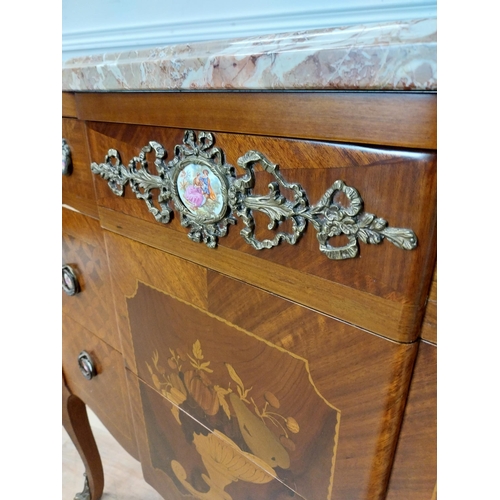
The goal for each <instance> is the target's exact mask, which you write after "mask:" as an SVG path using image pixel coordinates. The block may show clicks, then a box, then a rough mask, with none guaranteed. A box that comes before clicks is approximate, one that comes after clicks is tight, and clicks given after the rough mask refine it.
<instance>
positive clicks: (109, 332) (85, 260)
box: [62, 209, 121, 351]
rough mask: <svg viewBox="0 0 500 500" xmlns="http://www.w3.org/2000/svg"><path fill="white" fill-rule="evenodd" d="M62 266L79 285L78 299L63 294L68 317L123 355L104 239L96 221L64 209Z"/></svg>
mask: <svg viewBox="0 0 500 500" xmlns="http://www.w3.org/2000/svg"><path fill="white" fill-rule="evenodd" d="M62 223H63V245H62V247H63V248H62V263H63V266H64V265H69V266H70V267H71V269H72V270H73V271H74V273H75V275H76V278H77V280H78V283H79V288H80V292H79V293H77V294H76V295H67V294H66V293H63V294H62V308H63V312H64V314H67V315H68V316H71V317H72V318H73V319H74V320H75V321H77V322H78V323H80V325H82V326H84V327H85V328H86V329H87V330H90V331H91V332H92V333H94V334H96V335H97V336H98V337H100V338H101V339H102V340H104V341H105V342H106V343H108V344H109V345H111V346H113V347H114V348H115V349H116V350H118V351H121V345H120V339H119V337H118V331H117V327H116V316H115V312H114V305H113V298H112V291H111V280H110V275H109V270H108V261H107V257H106V249H105V246H104V237H103V235H102V230H101V227H100V226H99V222H98V221H97V220H95V219H92V218H90V217H87V216H85V215H82V214H80V213H77V212H74V211H73V210H68V209H63V213H62Z"/></svg>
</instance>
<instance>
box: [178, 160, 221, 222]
mask: <svg viewBox="0 0 500 500" xmlns="http://www.w3.org/2000/svg"><path fill="white" fill-rule="evenodd" d="M177 189H178V191H179V196H180V198H181V201H182V202H183V203H184V205H185V207H186V208H187V209H188V210H189V211H190V212H191V213H192V214H193V215H197V216H198V215H199V216H201V217H204V218H205V217H206V218H216V217H218V216H219V215H221V212H222V209H223V207H224V203H223V197H222V186H221V182H220V180H219V179H218V178H217V177H216V176H215V175H214V174H213V173H212V172H211V171H210V170H209V169H208V168H204V167H203V165H198V164H196V163H190V164H189V165H186V166H185V167H184V168H183V169H182V171H181V172H180V174H179V177H178V179H177Z"/></svg>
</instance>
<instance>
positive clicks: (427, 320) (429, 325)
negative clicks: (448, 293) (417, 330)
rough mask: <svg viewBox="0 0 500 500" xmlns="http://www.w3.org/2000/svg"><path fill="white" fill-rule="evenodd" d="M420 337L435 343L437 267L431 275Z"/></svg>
mask: <svg viewBox="0 0 500 500" xmlns="http://www.w3.org/2000/svg"><path fill="white" fill-rule="evenodd" d="M421 337H422V339H424V340H428V341H429V342H432V343H434V344H437V269H435V271H434V275H433V277H432V283H431V289H430V291H429V298H428V300H427V306H426V308H425V314H424V320H423V323H422V333H421Z"/></svg>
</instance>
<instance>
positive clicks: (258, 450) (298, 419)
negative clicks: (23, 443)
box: [105, 232, 416, 500]
mask: <svg viewBox="0 0 500 500" xmlns="http://www.w3.org/2000/svg"><path fill="white" fill-rule="evenodd" d="M105 239H106V247H107V249H108V254H109V260H110V266H111V273H112V276H113V287H114V296H115V300H116V309H117V315H118V318H119V327H120V331H121V336H122V340H123V348H124V355H125V358H126V363H127V365H128V367H129V368H130V370H131V374H132V375H133V377H138V381H137V382H136V386H137V391H136V397H135V399H136V401H135V403H134V404H135V405H136V406H137V407H138V408H139V409H138V410H137V409H136V410H134V412H136V413H138V414H139V415H140V416H139V417H138V418H139V421H140V422H143V424H144V429H140V430H138V431H137V432H138V435H142V436H143V438H144V439H142V441H141V439H139V448H140V454H141V462H142V463H143V466H144V467H145V468H146V469H147V472H145V476H146V477H147V478H151V477H154V479H150V482H151V483H152V484H153V485H154V486H155V487H156V488H157V489H158V491H160V493H161V494H163V495H164V496H165V498H181V496H182V495H186V494H187V493H191V494H192V495H194V496H198V497H199V498H201V496H200V495H202V492H206V491H209V490H210V491H211V492H212V494H213V495H215V496H214V497H215V498H219V497H220V498H229V497H231V498H233V499H235V500H237V499H246V498H248V495H249V494H250V492H251V494H250V497H252V498H287V497H288V496H290V495H292V494H295V495H298V498H306V499H309V500H311V499H318V500H320V499H321V500H323V499H325V500H326V499H330V498H359V499H378V498H383V496H384V493H385V488H386V485H387V479H388V474H389V471H390V466H391V461H392V454H393V452H394V448H395V444H396V438H397V432H398V430H399V426H400V419H401V415H402V411H403V407H402V404H404V401H405V396H406V391H407V388H408V384H409V377H410V374H411V368H412V366H413V361H414V356H415V353H416V346H415V345H414V344H410V345H406V344H399V343H396V342H393V341H389V340H386V339H383V338H381V337H380V336H377V335H373V334H370V333H368V332H366V331H362V330H359V329H357V328H355V327H353V326H351V325H348V324H346V323H343V322H339V321H338V320H335V319H333V318H330V317H327V316H325V315H323V314H320V313H318V312H315V311H313V310H311V309H308V308H304V307H302V306H300V305H298V304H296V303H293V302H290V301H288V300H285V299H283V298H280V297H278V296H276V295H273V294H270V293H268V292H266V291H264V290H261V289H258V288H256V287H253V286H251V285H248V284H245V283H243V282H241V281H238V280H235V279H233V278H230V277H227V276H224V275H222V274H220V273H218V272H215V271H213V270H210V269H207V268H205V267H203V266H199V265H197V264H195V263H193V262H189V261H186V260H184V259H180V258H178V257H175V256H172V255H169V254H166V253H164V252H161V251H160V250H157V249H153V248H150V247H146V246H145V245H142V244H140V243H137V242H134V241H131V240H129V239H126V238H124V237H122V236H119V235H116V234H113V233H108V232H105ZM229 455H230V456H231V457H232V458H231V459H230V458H228V457H229ZM222 457H225V458H222ZM226 459H227V460H226ZM235 463H238V464H240V466H241V469H238V470H239V472H238V471H237V470H236V469H234V468H233V465H234V464H235ZM148 464H150V465H148ZM239 474H240V475H239ZM217 495H219V496H217ZM224 495H229V496H224Z"/></svg>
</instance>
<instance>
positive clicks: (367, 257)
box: [87, 122, 436, 342]
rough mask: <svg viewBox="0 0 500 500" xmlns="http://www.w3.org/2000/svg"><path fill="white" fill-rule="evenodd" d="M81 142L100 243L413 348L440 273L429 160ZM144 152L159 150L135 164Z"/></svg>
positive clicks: (106, 129)
mask: <svg viewBox="0 0 500 500" xmlns="http://www.w3.org/2000/svg"><path fill="white" fill-rule="evenodd" d="M87 132H88V137H89V147H90V156H91V160H92V162H95V165H94V171H95V172H96V173H100V174H101V175H103V176H104V177H105V178H106V180H107V181H108V182H106V180H103V179H99V178H98V176H97V175H96V179H95V180H96V196H97V203H98V206H99V214H100V219H101V224H102V226H103V227H105V228H106V229H108V230H110V231H114V232H117V233H119V234H122V235H124V236H127V237H129V238H132V239H135V240H138V241H141V242H143V243H146V244H148V245H150V246H154V247H156V248H159V249H161V250H164V251H166V252H168V253H171V254H175V255H178V256H180V257H182V258H185V259H188V260H191V261H193V262H196V263H198V264H200V265H203V266H205V267H207V268H211V269H213V270H216V271H218V272H221V273H223V274H226V275H230V276H232V277H234V278H236V279H239V280H242V281H245V282H248V283H251V284H252V285H255V286H257V287H259V288H263V289H266V290H268V291H270V292H272V293H276V294H278V295H281V296H283V297H285V298H287V299H290V300H293V301H295V302H298V303H301V304H303V305H305V306H307V307H311V308H313V309H315V310H318V311H321V312H323V313H326V314H328V315H331V316H334V317H337V318H339V319H341V320H342V321H347V322H349V323H352V324H355V325H357V326H359V327H361V328H364V329H367V330H370V331H372V332H375V333H378V334H380V335H383V336H385V337H387V338H391V339H393V340H397V341H402V342H411V341H414V340H415V339H417V338H418V336H419V333H420V325H421V322H422V317H423V314H424V309H425V304H426V299H427V293H426V292H427V290H428V289H429V285H430V282H431V277H432V276H431V274H432V263H433V262H434V259H435V217H436V210H435V204H436V200H435V182H436V156H435V154H434V153H432V152H423V151H413V152H412V151H400V150H392V149H388V148H376V147H364V146H354V145H346V144H340V143H328V142H319V141H300V140H291V139H284V138H273V137H260V136H252V135H244V134H228V133H222V132H220V133H217V134H211V135H209V134H207V133H202V132H201V131H191V132H186V131H185V130H184V129H174V128H161V127H149V126H135V125H127V124H109V123H98V122H89V123H88V124H87ZM208 137H210V140H209V139H208ZM150 141H156V143H158V144H161V145H162V146H163V147H164V148H165V149H164V150H163V149H161V150H160V149H158V148H159V146H154V147H156V148H157V150H156V153H155V151H154V150H153V149H151V148H150V149H151V151H150V152H146V151H144V152H142V153H141V151H142V148H143V147H144V146H147V145H148V144H149V143H150ZM212 141H214V142H213V143H212ZM110 148H114V150H116V152H118V154H119V156H120V158H121V160H120V161H121V163H119V162H118V159H117V154H116V153H115V152H111V156H108V158H107V160H106V161H105V158H106V156H107V155H108V153H109V150H110ZM217 148H218V149H217ZM249 152H251V153H249ZM247 153H249V155H247V156H245V155H246V154H247ZM141 155H142V156H141ZM264 157H265V158H264ZM252 158H253V159H252ZM190 161H193V162H194V163H192V165H195V166H194V167H192V166H189V165H188V164H189V162H190ZM129 162H131V163H129ZM155 162H156V163H155ZM169 162H170V163H169ZM155 164H156V165H157V166H158V168H159V171H160V173H161V175H160V174H159V172H158V170H157V168H156V167H155ZM120 165H121V166H120ZM127 165H128V166H127ZM196 165H198V166H196ZM203 165H204V166H203ZM230 165H234V166H235V167H234V172H235V173H234V174H233V170H232V169H231V167H230ZM275 165H279V170H276V168H275ZM146 167H147V168H146ZM181 167H182V168H181ZM205 167H206V168H205ZM195 170H196V171H197V173H198V174H200V175H199V176H198V177H196V176H195ZM198 170H200V172H198ZM202 171H203V172H202ZM204 171H206V173H204ZM113 172H114V173H113ZM221 172H224V175H222V174H221ZM118 173H119V174H118ZM113 176H114V177H113ZM117 176H118V177H117ZM120 176H121V180H120ZM161 176H163V177H161ZM183 176H185V179H188V180H187V181H183V180H182V179H183V178H184V177H183ZM174 177H175V180H174ZM191 177H192V179H191ZM203 177H205V180H203ZM132 179H136V181H133V180H132ZM162 179H163V180H162ZM206 179H208V180H206ZM210 179H212V180H211V181H210ZM224 179H225V180H224ZM209 181H210V182H211V183H213V184H214V189H215V190H214V189H212V186H210V189H211V191H209V187H208V182H209ZM337 181H342V182H341V183H338V182H337ZM120 182H121V184H120ZM200 182H204V183H205V184H206V187H205V188H204V189H205V191H206V193H205V192H204V191H203V186H201V184H200V186H196V185H195V184H196V183H200ZM226 182H227V185H228V186H231V187H230V188H228V189H227V190H226V187H224V186H225V185H226V184H225V183H226ZM184 184H185V186H184ZM238 186H239V187H238ZM110 187H111V188H112V189H114V192H113V190H112V189H110ZM122 188H123V189H122ZM351 188H353V189H351ZM197 189H199V190H200V192H201V193H202V194H199V196H198V195H197V194H196V193H197ZM122 191H123V195H119V196H117V195H116V194H115V193H121V192H122ZM134 191H135V192H134ZM191 191H192V192H191ZM216 192H217V193H218V194H217V195H216V194H215V193H216ZM175 193H177V194H175ZM193 193H194V194H193ZM226 194H227V199H226ZM186 196H188V197H189V196H191V197H192V196H194V197H195V198H196V196H198V197H199V200H198V201H196V200H195V198H193V199H192V200H191V201H190V200H189V199H188V198H186ZM210 197H212V198H210ZM138 198H139V199H138ZM209 199H210V200H211V201H210V202H207V204H210V203H211V205H206V206H207V207H208V208H207V209H206V210H207V211H206V213H205V212H203V213H205V215H203V213H202V212H200V211H203V210H205V209H204V208H203V207H204V206H205V204H204V203H205V202H204V200H209ZM182 200H184V201H182ZM197 203H201V204H202V205H200V206H199V207H198V206H196V204H197ZM210 210H212V212H213V213H212V212H210ZM200 213H202V215H199V214H200ZM209 213H210V214H211V215H210V214H209ZM223 214H225V215H223ZM155 219H156V220H155ZM167 219H168V221H167ZM203 221H207V222H206V223H205V222H203ZM213 221H217V223H213ZM270 221H271V223H270ZM162 222H163V223H162ZM233 223H234V224H233ZM393 230H394V232H391V231H393ZM278 232H279V233H280V235H278ZM337 233H340V234H337ZM188 234H190V238H191V240H201V241H203V240H204V239H205V241H206V243H207V244H203V242H201V243H195V242H193V241H191V240H190V239H189V238H188ZM214 235H215V236H214ZM412 235H413V236H412ZM414 236H415V237H416V241H417V244H416V247H415V248H413V249H411V250H408V249H405V248H410V247H411V246H412V245H413V244H414V242H415V240H413V239H412V238H413V237H414ZM389 240H391V241H392V242H393V243H395V244H393V243H391V242H390V241H389ZM412 241H413V243H412ZM278 242H280V244H279V245H278ZM212 247H213V248H212Z"/></svg>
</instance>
